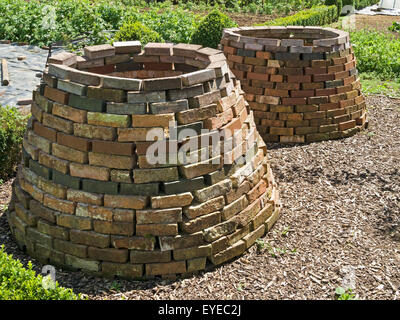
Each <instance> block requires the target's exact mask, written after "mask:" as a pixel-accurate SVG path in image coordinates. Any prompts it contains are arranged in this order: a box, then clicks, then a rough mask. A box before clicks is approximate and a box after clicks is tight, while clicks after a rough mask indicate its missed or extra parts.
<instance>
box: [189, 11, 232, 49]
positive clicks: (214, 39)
mask: <svg viewBox="0 0 400 320" xmlns="http://www.w3.org/2000/svg"><path fill="white" fill-rule="evenodd" d="M232 27H237V23H236V22H235V21H233V20H232V19H231V18H229V17H228V16H227V15H225V14H223V13H221V12H220V11H219V10H218V9H214V10H213V11H211V12H210V13H209V14H208V15H206V16H205V17H204V18H203V19H202V20H201V21H200V24H199V25H198V26H197V28H196V30H195V31H194V32H193V34H192V37H191V40H190V43H194V44H201V45H202V46H203V47H211V48H217V46H218V44H219V42H220V41H221V38H222V30H223V29H225V28H232Z"/></svg>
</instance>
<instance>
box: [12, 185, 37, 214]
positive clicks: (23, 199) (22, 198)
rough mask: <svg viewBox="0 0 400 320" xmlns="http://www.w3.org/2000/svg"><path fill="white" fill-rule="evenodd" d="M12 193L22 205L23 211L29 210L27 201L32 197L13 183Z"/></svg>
mask: <svg viewBox="0 0 400 320" xmlns="http://www.w3.org/2000/svg"><path fill="white" fill-rule="evenodd" d="M13 191H14V193H15V196H16V197H17V199H18V201H19V203H20V204H21V205H23V207H24V208H25V209H29V201H30V200H31V199H32V197H31V196H30V195H29V194H28V193H27V192H25V191H24V190H22V188H21V187H20V186H19V185H18V184H17V183H13Z"/></svg>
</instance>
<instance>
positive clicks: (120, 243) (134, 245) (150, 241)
mask: <svg viewBox="0 0 400 320" xmlns="http://www.w3.org/2000/svg"><path fill="white" fill-rule="evenodd" d="M155 243H156V238H155V237H137V236H133V237H122V236H112V237H111V244H112V246H113V247H114V248H125V249H130V250H140V251H153V250H154V248H155Z"/></svg>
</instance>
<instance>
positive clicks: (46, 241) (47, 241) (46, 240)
mask: <svg viewBox="0 0 400 320" xmlns="http://www.w3.org/2000/svg"><path fill="white" fill-rule="evenodd" d="M26 238H27V239H29V240H30V241H33V242H36V243H40V244H41V245H43V246H45V247H46V248H52V246H53V241H52V238H51V237H50V236H48V235H47V234H44V233H41V232H39V231H38V230H37V229H33V228H27V229H26Z"/></svg>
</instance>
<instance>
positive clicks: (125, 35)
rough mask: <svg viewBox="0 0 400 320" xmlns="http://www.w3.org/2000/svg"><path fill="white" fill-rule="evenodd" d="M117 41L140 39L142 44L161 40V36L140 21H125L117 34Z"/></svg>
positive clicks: (115, 38)
mask: <svg viewBox="0 0 400 320" xmlns="http://www.w3.org/2000/svg"><path fill="white" fill-rule="evenodd" d="M114 40H115V41H130V40H139V41H140V42H141V44H142V45H145V44H147V43H148V42H161V40H162V39H161V36H160V35H159V34H158V33H157V32H155V31H153V30H151V29H149V28H147V27H146V26H144V25H143V24H141V23H140V22H127V23H124V24H123V26H122V27H121V29H119V31H118V32H117V33H116V34H115V37H114Z"/></svg>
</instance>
